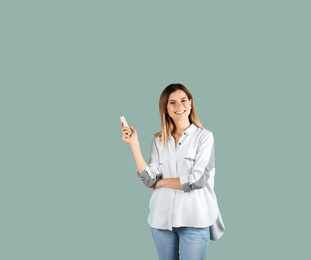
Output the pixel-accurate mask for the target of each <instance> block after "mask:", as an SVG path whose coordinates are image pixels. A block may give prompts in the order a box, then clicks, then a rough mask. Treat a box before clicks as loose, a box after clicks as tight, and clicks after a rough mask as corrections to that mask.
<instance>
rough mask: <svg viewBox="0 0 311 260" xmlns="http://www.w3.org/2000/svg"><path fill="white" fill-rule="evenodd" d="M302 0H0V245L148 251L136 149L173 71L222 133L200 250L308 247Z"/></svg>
mask: <svg viewBox="0 0 311 260" xmlns="http://www.w3.org/2000/svg"><path fill="white" fill-rule="evenodd" d="M310 7H311V6H310V4H309V1H299V0H296V1H286V0H284V1H281V0H280V1H276V0H269V1H246V0H245V1H240V0H238V1H134V0H133V1H90V0H89V1H68V0H62V1H1V3H0V29H1V35H0V37H1V41H0V46H1V48H0V55H1V56H0V66H1V67H0V71H1V72H0V73H1V76H0V87H1V90H0V113H1V118H0V119H1V122H0V124H1V127H0V133H1V135H0V138H1V139H0V151H1V154H0V155H1V157H0V158H1V162H0V173H1V177H0V201H1V204H0V211H1V212H0V245H1V248H0V259H2V260H13V259H14V260H26V259H27V260H28V259H29V260H30V259H31V260H50V259H53V260H55V259H57V260H70V259H74V260H80V259H81V260H86V259H87V260H89V259H91V260H97V259H117V260H118V259H138V260H155V259H157V257H156V251H155V248H154V245H153V240H152V237H151V235H150V231H149V227H148V224H147V220H146V219H147V215H148V201H149V198H150V195H151V193H152V190H150V189H147V188H146V187H145V186H144V185H143V184H142V183H141V182H140V181H139V179H138V178H137V177H136V168H135V165H134V161H133V158H132V154H131V151H130V149H129V147H128V146H127V144H125V143H124V142H122V141H121V131H120V128H119V116H120V115H121V114H124V115H125V116H126V118H127V120H128V122H129V123H130V124H132V125H133V126H134V127H135V128H136V129H137V130H138V133H139V138H140V142H141V146H142V151H143V153H144V156H145V159H146V160H148V159H149V145H150V142H151V139H152V137H153V134H154V133H155V132H157V131H158V130H159V127H160V122H159V113H158V98H159V95H160V93H161V91H162V89H163V88H164V87H166V86H167V85H168V84H170V83H172V82H181V83H183V84H185V85H186V86H187V87H188V88H189V90H190V91H191V92H192V94H193V96H194V102H195V105H196V109H197V112H198V114H199V118H200V120H201V122H202V124H203V125H204V126H205V127H206V128H207V129H209V130H211V131H213V133H214V136H215V145H216V179H215V191H216V194H217V197H218V201H219V206H220V210H221V212H222V215H223V219H224V221H225V225H226V228H227V229H226V233H225V234H224V236H223V237H222V238H221V239H220V240H219V241H217V242H211V244H210V248H209V254H208V259H217V260H221V259H226V260H227V259H241V260H242V259H243V260H244V259H245V260H249V259H252V260H257V259H258V260H259V259H260V260H262V259H294V258H295V259H307V258H308V256H309V257H310V250H309V248H308V247H309V232H310V224H309V221H310V217H311V215H310V211H309V209H310V206H308V205H309V199H310V189H309V184H310V130H311V129H310V115H309V113H310V94H309V92H308V89H310V86H311V84H310V83H311V80H310V67H311V66H310V58H311V52H310V46H311V41H310V22H311V19H310Z"/></svg>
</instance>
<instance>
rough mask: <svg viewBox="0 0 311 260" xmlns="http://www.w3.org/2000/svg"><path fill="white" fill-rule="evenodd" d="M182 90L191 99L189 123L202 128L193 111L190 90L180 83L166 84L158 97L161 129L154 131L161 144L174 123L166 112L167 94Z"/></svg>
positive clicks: (165, 139)
mask: <svg viewBox="0 0 311 260" xmlns="http://www.w3.org/2000/svg"><path fill="white" fill-rule="evenodd" d="M177 90H182V91H183V92H185V93H186V95H187V97H188V99H189V100H191V111H190V114H189V121H190V123H192V124H194V125H196V126H197V127H199V128H203V126H202V125H201V123H200V120H199V118H198V115H197V113H196V111H195V107H194V101H193V98H192V94H191V93H190V91H189V90H188V89H187V88H186V87H185V86H184V85H182V84H180V83H172V84H170V85H168V86H167V87H166V88H165V89H164V90H163V91H162V93H161V95H160V99H159V112H160V118H161V131H160V132H158V133H156V134H155V136H156V137H159V138H160V141H161V143H162V144H163V145H166V144H167V140H168V137H169V136H170V135H171V133H172V132H173V130H174V127H175V124H174V121H173V120H172V118H171V117H170V116H169V115H168V113H167V103H168V99H169V96H170V95H171V93H173V92H175V91H177Z"/></svg>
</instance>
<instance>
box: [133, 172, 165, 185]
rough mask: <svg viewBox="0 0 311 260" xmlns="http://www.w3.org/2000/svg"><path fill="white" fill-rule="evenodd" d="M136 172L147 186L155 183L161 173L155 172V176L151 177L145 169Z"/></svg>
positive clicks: (160, 176)
mask: <svg viewBox="0 0 311 260" xmlns="http://www.w3.org/2000/svg"><path fill="white" fill-rule="evenodd" d="M137 174H138V177H139V178H140V179H141V181H142V182H143V183H144V184H145V185H146V186H147V187H151V186H153V185H155V184H156V183H157V181H158V180H159V179H161V178H162V175H161V174H157V175H156V176H155V178H151V177H150V175H149V173H148V171H147V170H144V171H143V172H142V173H140V174H139V173H137Z"/></svg>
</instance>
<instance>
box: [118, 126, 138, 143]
mask: <svg viewBox="0 0 311 260" xmlns="http://www.w3.org/2000/svg"><path fill="white" fill-rule="evenodd" d="M120 127H121V130H122V140H123V141H124V142H126V143H128V144H133V143H135V142H138V136H137V131H136V129H135V128H134V127H133V126H131V125H129V127H130V129H131V131H132V134H131V136H129V129H128V128H127V127H125V126H124V125H123V123H120Z"/></svg>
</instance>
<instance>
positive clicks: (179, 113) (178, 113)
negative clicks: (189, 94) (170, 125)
mask: <svg viewBox="0 0 311 260" xmlns="http://www.w3.org/2000/svg"><path fill="white" fill-rule="evenodd" d="M184 112H185V111H182V112H175V114H177V115H181V114H183V113H184Z"/></svg>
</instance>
